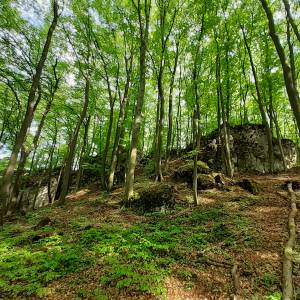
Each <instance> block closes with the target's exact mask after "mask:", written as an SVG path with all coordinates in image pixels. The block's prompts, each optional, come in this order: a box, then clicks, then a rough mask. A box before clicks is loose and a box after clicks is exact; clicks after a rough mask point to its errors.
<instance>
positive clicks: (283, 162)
mask: <svg viewBox="0 0 300 300" xmlns="http://www.w3.org/2000/svg"><path fill="white" fill-rule="evenodd" d="M272 114H273V119H274V124H275V130H276V135H277V139H278V146H279V151H280V155H281V160H282V164H283V169H284V170H285V171H286V170H287V164H286V159H285V155H284V151H283V147H282V142H281V132H280V127H279V124H278V119H277V115H276V113H275V111H274V110H272Z"/></svg>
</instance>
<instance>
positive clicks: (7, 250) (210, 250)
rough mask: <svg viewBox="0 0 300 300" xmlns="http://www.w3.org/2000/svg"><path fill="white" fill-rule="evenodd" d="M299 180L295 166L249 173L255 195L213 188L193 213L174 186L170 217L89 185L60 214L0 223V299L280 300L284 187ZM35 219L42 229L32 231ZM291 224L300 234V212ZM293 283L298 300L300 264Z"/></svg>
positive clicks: (185, 192) (45, 211)
mask: <svg viewBox="0 0 300 300" xmlns="http://www.w3.org/2000/svg"><path fill="white" fill-rule="evenodd" d="M299 176H300V172H299V170H298V169H295V170H293V171H289V172H288V173H280V174H277V175H274V176H271V175H256V176H254V175H252V176H250V177H249V178H251V179H252V180H253V179H254V180H255V181H256V182H257V184H258V186H259V193H258V194H257V195H253V194H251V193H249V192H247V191H245V190H244V189H242V188H241V187H239V186H237V185H231V186H229V188H228V190H227V191H224V190H218V189H209V190H205V191H202V192H201V193H199V197H200V203H201V204H200V205H199V206H197V207H194V206H193V204H192V203H191V202H192V191H191V189H190V188H189V187H188V186H187V185H186V184H185V183H177V185H176V192H175V198H176V205H175V208H174V210H168V211H166V212H152V213H146V214H138V213H135V212H134V211H133V210H131V209H128V208H124V207H123V205H122V203H121V200H122V195H123V193H124V190H123V188H118V189H116V190H114V191H113V192H112V194H111V195H108V194H107V193H106V192H99V189H98V187H97V184H92V185H90V186H87V187H86V188H84V189H82V190H80V191H78V192H77V193H73V194H70V195H69V196H68V197H67V201H66V203H65V205H64V206H62V207H55V206H53V205H52V206H48V207H44V208H41V209H38V210H36V211H33V212H30V213H28V215H26V216H19V217H15V218H13V219H12V220H10V221H9V222H7V223H6V224H5V225H4V228H3V231H2V232H1V246H0V247H1V248H0V249H1V256H0V257H1V268H0V277H1V279H2V280H1V288H0V290H1V292H0V297H1V298H3V299H23V298H24V297H25V298H26V299H40V298H41V299H98V300H99V299H165V298H166V299H172V300H173V299H231V298H232V297H233V295H240V297H241V298H240V299H281V296H280V295H281V278H282V258H283V249H284V246H285V243H286V241H287V237H288V231H287V219H288V213H289V207H290V199H289V197H288V193H287V191H286V190H285V189H284V187H283V186H284V184H285V183H286V182H287V181H288V180H298V179H299ZM246 177H247V176H246ZM243 178H245V177H243ZM240 179H241V178H239V177H237V178H235V180H236V181H238V180H240ZM140 180H141V183H139V184H141V185H143V186H146V187H147V186H148V187H149V186H151V182H150V181H149V180H146V179H144V178H140ZM173 184H174V182H173ZM47 218H49V220H47ZM41 220H43V221H46V222H45V223H44V224H41V226H39V225H38V226H37V224H39V222H40V221H41ZM296 221H297V231H298V232H299V230H300V227H299V226H300V218H299V215H298V216H297V220H296ZM48 222H49V223H48ZM297 245H298V246H297V247H299V246H300V240H299V235H298V238H297ZM234 265H236V266H237V274H238V277H237V282H238V287H237V286H235V285H234V279H233V277H232V269H233V266H234ZM293 277H294V288H295V291H296V295H297V296H296V299H298V298H297V297H300V269H299V265H295V268H294V271H293Z"/></svg>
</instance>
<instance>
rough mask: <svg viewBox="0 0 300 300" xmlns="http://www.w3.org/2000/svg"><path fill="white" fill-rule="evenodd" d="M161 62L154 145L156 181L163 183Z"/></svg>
mask: <svg viewBox="0 0 300 300" xmlns="http://www.w3.org/2000/svg"><path fill="white" fill-rule="evenodd" d="M163 70H164V67H163V61H161V65H160V70H159V75H158V79H157V88H158V102H159V105H160V108H159V122H158V130H157V134H158V136H157V144H156V162H155V170H156V178H155V180H156V181H163V175H162V168H161V156H162V144H163V126H164V117H165V95H164V90H163V72H164V71H163Z"/></svg>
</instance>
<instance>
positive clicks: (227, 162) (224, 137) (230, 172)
mask: <svg viewBox="0 0 300 300" xmlns="http://www.w3.org/2000/svg"><path fill="white" fill-rule="evenodd" d="M217 51H219V47H218V46H217ZM216 77H217V88H218V93H217V94H218V98H219V100H218V103H220V104H219V106H220V110H221V111H220V115H221V116H220V117H221V118H222V123H223V133H222V131H221V130H220V137H221V140H222V144H223V146H224V154H225V167H226V173H227V175H228V176H230V177H233V173H234V169H233V166H232V161H231V151H230V144H229V133H228V128H227V118H226V112H225V105H224V98H223V93H222V85H221V62H220V53H219V52H218V53H217V57H216Z"/></svg>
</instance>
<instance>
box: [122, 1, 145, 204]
mask: <svg viewBox="0 0 300 300" xmlns="http://www.w3.org/2000/svg"><path fill="white" fill-rule="evenodd" d="M132 3H133V5H134V6H135V8H136V10H137V13H138V17H139V27H140V77H139V93H138V98H137V101H136V106H135V114H134V120H133V127H132V135H131V144H130V151H129V158H128V167H127V174H126V183H125V199H124V200H125V204H126V205H130V200H131V198H132V197H133V184H134V172H135V166H136V160H137V145H138V140H139V134H140V125H141V121H142V109H143V104H144V95H145V83H146V52H147V45H148V34H149V18H150V10H151V0H145V7H144V14H145V16H144V17H145V20H144V22H145V25H144V22H143V20H142V19H143V17H142V8H141V1H140V0H138V4H137V5H135V3H134V2H132Z"/></svg>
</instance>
